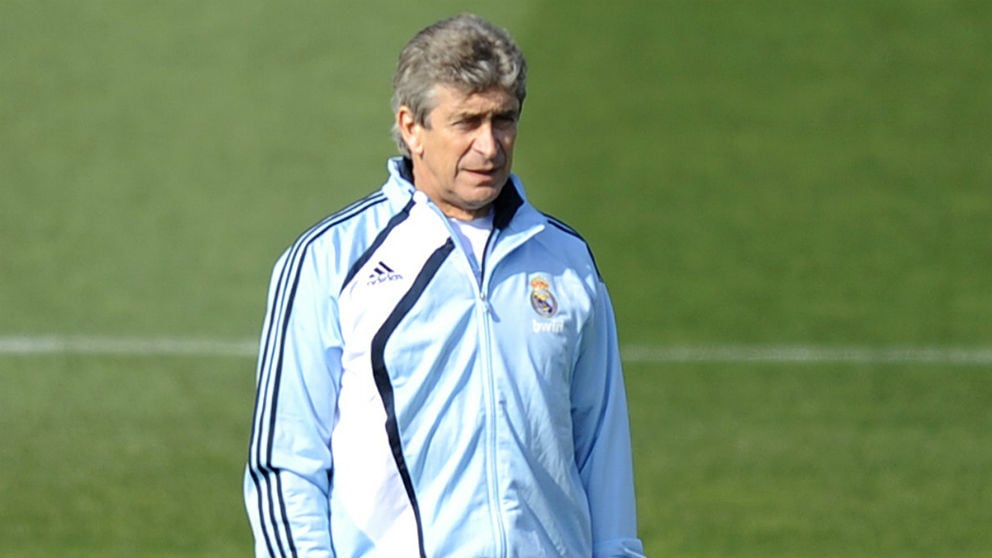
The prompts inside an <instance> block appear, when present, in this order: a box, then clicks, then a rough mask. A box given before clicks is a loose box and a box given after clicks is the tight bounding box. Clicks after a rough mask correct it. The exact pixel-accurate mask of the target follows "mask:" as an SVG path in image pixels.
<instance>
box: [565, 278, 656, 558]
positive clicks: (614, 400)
mask: <svg viewBox="0 0 992 558" xmlns="http://www.w3.org/2000/svg"><path fill="white" fill-rule="evenodd" d="M580 343H581V345H580V352H579V358H578V361H577V364H576V369H575V372H574V374H573V377H572V421H573V436H574V438H575V460H576V463H577V465H578V468H579V475H580V477H581V478H582V482H583V484H584V486H585V490H586V495H587V497H588V499H589V511H590V515H591V518H592V539H593V557H594V558H620V557H643V553H644V548H643V544H642V543H641V541H640V540H639V539H638V537H637V517H636V509H635V501H634V475H633V464H632V456H631V446H630V427H629V419H628V416H627V398H626V394H625V392H624V383H623V374H622V370H621V365H620V350H619V347H618V344H617V331H616V323H615V319H614V315H613V307H612V303H611V302H610V298H609V294H608V293H607V291H606V287H605V285H604V284H603V283H602V282H601V281H600V282H598V284H597V300H596V305H595V309H594V315H593V316H592V318H591V320H590V322H588V323H587V324H586V326H585V327H584V329H583V332H582V338H581V341H580Z"/></svg>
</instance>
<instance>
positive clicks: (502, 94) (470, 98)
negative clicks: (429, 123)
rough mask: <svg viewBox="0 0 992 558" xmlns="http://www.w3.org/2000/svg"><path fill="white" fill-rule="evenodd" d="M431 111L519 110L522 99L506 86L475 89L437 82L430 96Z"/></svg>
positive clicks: (485, 111)
mask: <svg viewBox="0 0 992 558" xmlns="http://www.w3.org/2000/svg"><path fill="white" fill-rule="evenodd" d="M428 98H429V99H430V106H431V111H433V110H434V109H441V110H442V111H445V112H465V113H471V114H487V113H506V112H519V111H520V101H519V100H518V99H517V97H516V95H514V94H513V92H512V91H510V90H509V89H506V88H504V87H492V88H489V89H483V90H474V89H472V88H469V87H465V86H461V85H449V84H443V83H439V84H435V85H434V86H433V87H432V88H431V90H430V94H429V97H428Z"/></svg>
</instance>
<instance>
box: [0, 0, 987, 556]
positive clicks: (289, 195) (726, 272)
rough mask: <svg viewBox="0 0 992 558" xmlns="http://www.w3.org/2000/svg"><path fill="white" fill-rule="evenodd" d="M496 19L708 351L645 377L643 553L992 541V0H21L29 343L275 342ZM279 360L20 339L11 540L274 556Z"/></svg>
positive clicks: (564, 201)
mask: <svg viewBox="0 0 992 558" xmlns="http://www.w3.org/2000/svg"><path fill="white" fill-rule="evenodd" d="M465 9H473V10H476V11H478V12H480V13H482V14H484V15H486V16H489V17H490V18H492V19H493V20H495V21H496V22H497V23H500V24H502V25H505V26H507V27H509V28H510V29H511V30H512V31H513V33H514V35H515V36H516V37H517V39H518V40H519V42H520V43H521V44H522V46H523V47H524V49H525V51H526V52H527V54H528V59H529V61H530V65H531V77H530V94H529V97H528V100H527V104H526V107H525V111H524V119H523V122H522V126H521V137H520V141H519V144H518V151H517V162H516V167H515V168H516V170H517V172H518V173H519V174H520V175H521V176H522V178H523V179H524V181H525V183H526V184H527V185H528V186H529V189H528V193H529V196H530V198H531V199H532V200H533V201H535V203H536V204H537V205H538V206H539V207H541V208H542V209H545V210H547V211H548V212H550V213H552V214H554V215H555V216H557V217H559V218H561V219H563V220H565V221H566V222H568V223H570V224H571V225H573V226H575V227H576V228H578V229H579V230H580V231H581V232H582V233H583V234H584V235H585V236H586V238H587V239H588V240H589V242H590V243H591V244H592V246H593V249H594V250H595V252H596V256H597V260H598V262H599V264H600V266H601V268H602V269H603V271H604V275H605V276H606V278H607V281H608V282H609V284H610V286H611V292H612V294H613V298H614V302H615V304H616V309H617V314H618V320H619V326H620V331H621V336H622V341H623V344H624V346H625V347H626V348H628V349H629V354H631V355H633V354H635V349H639V350H640V351H641V353H642V354H648V355H666V354H668V355H670V354H672V353H671V352H670V351H671V350H672V349H675V350H676V352H677V350H680V349H690V350H695V351H698V352H697V353H694V354H700V355H703V357H701V358H699V359H695V360H691V359H677V358H675V359H673V358H633V357H631V358H629V359H628V362H627V366H626V373H627V381H628V391H629V393H630V400H631V414H632V428H633V434H634V442H635V454H636V455H635V459H636V467H637V482H638V494H639V502H638V503H639V511H640V520H641V534H642V537H643V538H644V541H645V545H646V547H647V551H648V554H649V555H650V556H652V557H663V556H678V557H694V558H702V557H717V556H734V557H737V556H740V557H782V558H785V557H796V556H804V557H823V558H826V557H845V558H850V557H892V558H895V557H900V558H902V557H921V558H922V557H933V556H948V557H980V556H992V534H990V532H989V530H988V525H990V524H992V488H990V487H992V472H990V471H992V413H990V412H989V409H990V407H992V363H990V360H989V359H988V358H987V356H986V357H981V356H980V355H987V354H988V353H987V351H988V350H989V348H990V347H992V288H990V285H992V224H990V223H992V191H990V185H992V157H990V156H989V153H990V148H992V131H990V130H992V128H990V127H989V125H988V122H992V104H990V103H989V99H992V63H990V62H989V61H988V58H989V57H988V55H987V53H989V52H992V44H990V43H992V5H990V4H988V3H986V2H979V1H974V0H957V1H955V0H946V1H939V0H908V1H897V0H869V1H860V2H854V1H849V0H839V1H836V2H807V3H801V4H796V3H789V2H783V1H773V0H755V1H752V2H731V1H729V0H714V1H707V2H686V1H676V0H665V1H660V2H650V3H649V2H634V1H632V0H619V1H618V2H614V3H611V4H609V6H608V7H607V6H606V5H604V4H602V3H601V2H596V3H594V2H591V1H590V0H578V1H574V2H564V1H563V0H535V1H531V2H523V1H514V0H508V1H502V2H495V1H485V2H478V3H474V4H472V5H471V6H469V5H467V4H465V3H460V2H455V1H454V0H451V1H438V0H428V1H426V2H420V3H400V2H395V3H391V2H386V1H384V0H373V1H370V2H364V3H361V5H359V4H358V3H354V4H345V3H340V2H330V3H316V2H300V1H290V2H284V3H279V4H275V3H265V2H257V1H248V2H232V1H230V0H214V1H209V0H208V1H206V2H192V1H186V0H183V1H179V0H177V1H171V2H146V1H139V0H130V1H125V0H118V1H111V0H93V1H90V2H68V1H65V0H61V1H59V0H50V1H44V0H42V1H33V2H27V1H22V0H0V192H2V197H0V341H2V340H3V339H9V338H12V337H18V338H27V339H38V338H41V337H44V336H51V335H61V336H70V337H73V336H86V337H100V338H110V339H118V338H123V339H132V340H142V339H149V338H152V339H155V338H188V339H199V340H238V341H240V340H243V339H252V338H253V337H255V336H256V335H257V332H258V329H259V326H260V320H261V313H262V309H263V308H262V307H263V303H264V294H265V293H264V290H265V286H266V283H267V279H268V273H269V270H270V268H271V265H272V263H273V261H274V259H275V257H276V256H277V255H278V253H279V252H280V251H281V250H282V248H283V247H284V246H285V245H287V244H288V243H289V242H291V241H292V239H293V238H294V237H295V235H296V234H297V233H298V232H300V231H301V230H303V229H304V228H305V227H306V226H308V225H309V224H310V223H312V222H313V221H315V220H317V219H318V218H319V217H321V216H323V215H325V214H327V213H329V212H331V211H333V210H334V209H336V208H337V207H340V206H341V205H343V204H345V203H346V202H348V201H351V200H353V199H355V198H357V197H359V196H361V195H363V194H364V193H366V192H368V191H369V190H371V189H373V188H375V187H377V186H378V185H379V184H380V183H381V181H382V179H383V177H384V174H385V171H384V160H385V158H386V157H388V156H390V155H391V154H392V153H393V148H392V145H391V143H390V140H389V134H388V130H389V124H390V115H389V113H388V96H389V81H390V78H391V71H392V66H393V64H394V59H395V53H396V52H397V51H398V49H399V48H400V47H401V46H402V44H403V42H404V41H405V40H406V38H407V37H408V36H409V35H410V34H411V33H412V32H413V31H415V30H416V29H418V28H420V27H421V26H423V25H425V24H427V23H429V22H431V21H433V20H435V19H437V18H438V17H441V16H444V15H448V14H451V13H455V12H457V11H460V10H465ZM3 346H4V344H3V342H0V348H2V347H3ZM726 347H736V348H738V349H739V350H737V351H736V352H733V351H731V353H720V352H719V350H720V349H721V348H726ZM781 347H801V348H807V349H817V350H818V349H823V350H825V351H831V350H840V351H844V350H848V349H859V350H863V351H866V353H863V354H868V355H884V354H886V353H885V351H887V350H889V349H893V350H899V351H903V353H900V354H907V355H910V357H908V358H901V359H885V358H870V357H869V358H864V359H860V360H857V361H844V360H836V359H825V360H821V361H816V362H810V361H798V360H790V359H778V360H775V359H757V360H749V359H748V358H747V355H748V354H752V353H749V352H748V350H761V349H768V348H781ZM927 349H934V351H933V352H932V353H925V350H927ZM952 350H959V351H963V352H964V353H965V354H969V355H979V357H978V358H973V359H970V361H969V362H962V361H961V360H958V361H954V360H953V359H950V358H944V356H946V355H948V354H951V353H950V352H949V351H952ZM666 351H669V352H666ZM982 351H986V352H982ZM713 354H722V355H724V356H723V357H720V358H709V357H706V356H705V355H713ZM727 354H731V355H734V354H736V355H738V356H737V357H733V356H731V357H729V358H727V357H726V355H727ZM830 354H837V353H830ZM920 354H933V355H936V357H935V358H931V359H919V358H915V357H913V356H912V355H920ZM941 355H944V356H941ZM690 360H691V361H690ZM965 360H968V359H965ZM253 375H254V370H253V362H252V359H251V358H250V357H240V356H210V355H202V354H201V355H192V354H190V355H171V356H168V355H161V354H149V355H136V354H130V355H124V354H116V355H115V354H91V353H84V352H75V351H54V352H51V353H48V354H16V352H15V351H13V350H8V351H5V352H4V351H0V432H2V434H0V436H2V438H0V440H2V441H3V443H2V444H0V557H3V558H6V557H25V558H29V557H49V556H61V557H67V558H72V557H96V556H100V557H125V556H127V557H132V556H147V557H227V556H231V557H233V556H245V555H248V554H249V553H250V548H251V541H250V533H249V532H248V527H247V521H246V520H245V519H244V513H243V507H242V503H241V470H242V466H243V458H244V455H245V452H246V443H247V437H248V428H249V421H250V412H251V403H252V398H253V380H254V378H253Z"/></svg>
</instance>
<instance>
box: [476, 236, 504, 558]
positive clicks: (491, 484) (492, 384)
mask: <svg viewBox="0 0 992 558" xmlns="http://www.w3.org/2000/svg"><path fill="white" fill-rule="evenodd" d="M496 234H497V230H496V229H495V228H494V229H493V230H492V231H491V232H490V233H489V238H487V239H486V246H485V248H484V249H483V250H482V261H481V262H479V291H478V292H479V305H480V307H481V313H482V351H483V355H482V357H483V364H484V366H483V369H484V372H485V374H484V375H485V381H484V383H483V387H484V390H485V397H486V405H487V409H486V410H487V413H486V417H487V420H486V429H487V430H488V436H487V438H488V440H487V442H488V443H487V448H486V469H487V473H488V474H487V477H488V491H489V513H490V520H491V523H492V528H493V531H494V532H495V534H496V554H495V555H496V556H506V546H507V545H506V527H505V526H504V525H503V512H502V506H501V505H500V500H501V498H500V491H499V460H498V459H497V454H498V452H499V449H498V447H497V442H498V436H497V435H496V429H497V427H498V423H499V421H498V420H497V413H498V408H499V406H498V405H497V396H496V378H495V374H494V368H493V354H492V352H493V349H492V339H493V334H492V315H491V312H490V306H489V297H488V296H487V291H488V287H487V285H486V282H487V279H488V278H487V277H486V263H487V260H488V256H489V250H490V247H491V245H492V243H493V238H494V237H495V236H496Z"/></svg>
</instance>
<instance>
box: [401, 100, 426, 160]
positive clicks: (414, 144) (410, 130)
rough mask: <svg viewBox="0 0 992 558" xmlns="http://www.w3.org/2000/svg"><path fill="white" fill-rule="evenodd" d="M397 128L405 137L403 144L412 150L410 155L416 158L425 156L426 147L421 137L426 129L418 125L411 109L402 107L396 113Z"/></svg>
mask: <svg viewBox="0 0 992 558" xmlns="http://www.w3.org/2000/svg"><path fill="white" fill-rule="evenodd" d="M396 127H397V128H398V129H399V131H400V136H402V137H403V142H404V143H406V146H407V148H408V149H410V154H411V155H413V156H414V157H420V156H421V155H423V153H424V147H423V144H422V142H421V137H420V136H421V132H422V130H423V129H424V127H423V126H421V125H420V124H418V123H417V119H416V118H415V117H414V115H413V110H412V109H411V108H410V107H408V106H406V105H402V106H401V107H400V108H399V110H397V111H396Z"/></svg>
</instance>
